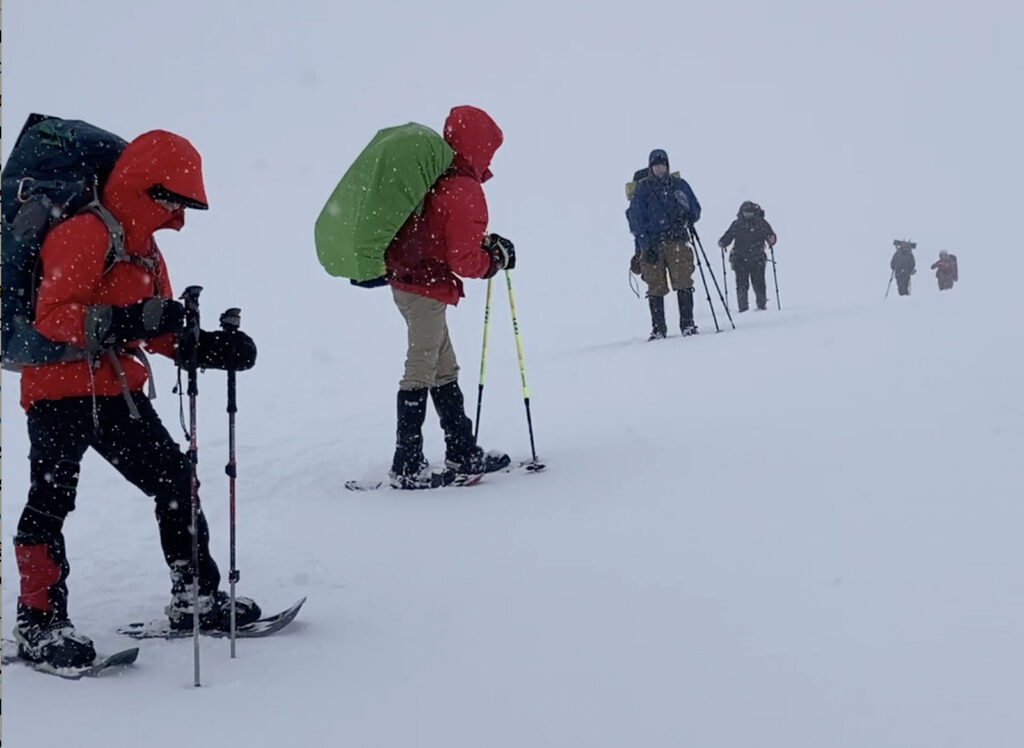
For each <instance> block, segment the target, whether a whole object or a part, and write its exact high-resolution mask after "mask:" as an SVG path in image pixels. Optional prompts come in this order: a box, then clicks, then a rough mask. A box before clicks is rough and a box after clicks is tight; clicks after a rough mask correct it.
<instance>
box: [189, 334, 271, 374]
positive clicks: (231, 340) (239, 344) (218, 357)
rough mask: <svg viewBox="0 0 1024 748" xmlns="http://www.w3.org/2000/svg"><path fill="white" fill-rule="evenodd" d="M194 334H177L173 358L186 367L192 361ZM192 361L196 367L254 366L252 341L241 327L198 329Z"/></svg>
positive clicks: (236, 368)
mask: <svg viewBox="0 0 1024 748" xmlns="http://www.w3.org/2000/svg"><path fill="white" fill-rule="evenodd" d="M195 345H196V339H195V336H194V335H191V334H189V333H188V332H185V333H184V334H182V335H180V336H178V340H177V344H176V346H175V349H174V360H175V361H176V362H177V363H178V365H179V366H185V367H187V366H188V365H189V363H190V362H191V361H192V348H193V346H195ZM198 346H199V347H198V351H197V352H196V363H197V364H198V365H199V368H200V369H225V370H228V369H230V370H232V371H246V370H247V369H251V368H252V367H253V366H255V365H256V343H255V342H253V339H252V338H250V337H249V336H248V335H246V334H245V333H244V332H242V331H241V330H216V331H213V332H210V331H207V330H200V331H199V341H198Z"/></svg>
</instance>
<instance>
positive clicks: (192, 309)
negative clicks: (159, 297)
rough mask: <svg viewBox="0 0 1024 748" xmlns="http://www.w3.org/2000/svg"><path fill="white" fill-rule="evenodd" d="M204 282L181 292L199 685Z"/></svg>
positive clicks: (195, 661)
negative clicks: (200, 400)
mask: <svg viewBox="0 0 1024 748" xmlns="http://www.w3.org/2000/svg"><path fill="white" fill-rule="evenodd" d="M202 290H203V287H202V286H189V287H188V288H186V289H185V292H184V293H183V294H182V295H181V298H182V299H183V300H184V302H185V336H186V337H189V336H191V337H192V341H191V344H190V345H189V347H188V360H187V361H185V369H186V371H187V372H188V423H189V427H188V432H189V434H188V466H189V473H190V475H189V488H190V493H191V496H192V524H191V526H190V527H189V529H190V531H191V532H192V659H193V668H194V673H195V684H194V685H195V686H196V687H199V686H200V685H201V684H200V681H199V445H198V442H197V440H196V421H197V418H196V400H197V397H198V395H199V329H200V328H199V292H200V291H202Z"/></svg>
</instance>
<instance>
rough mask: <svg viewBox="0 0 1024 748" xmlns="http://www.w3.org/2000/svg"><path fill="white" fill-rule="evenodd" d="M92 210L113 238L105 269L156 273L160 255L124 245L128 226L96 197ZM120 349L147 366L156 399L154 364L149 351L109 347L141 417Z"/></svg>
mask: <svg viewBox="0 0 1024 748" xmlns="http://www.w3.org/2000/svg"><path fill="white" fill-rule="evenodd" d="M84 210H85V211H88V212H89V213H92V214H93V215H94V216H96V217H97V218H99V219H100V220H101V221H103V225H104V226H106V228H107V235H108V236H109V237H110V244H109V247H108V248H107V264H106V266H105V268H104V272H108V271H109V270H110V269H111V268H112V267H114V265H115V264H116V263H118V262H133V263H135V264H137V265H142V266H143V267H144V268H146V270H148V271H149V272H150V273H152V272H153V271H154V270H155V269H156V257H155V256H154V257H139V256H138V255H130V254H128V252H127V251H126V250H125V248H124V228H123V227H122V226H121V223H120V222H119V221H118V220H117V218H115V217H114V214H113V213H111V212H110V211H109V210H108V209H107V208H106V206H104V205H103V204H102V203H100V201H99V199H98V198H97V199H94V200H93V201H92V202H91V203H89V205H87V206H86V207H85V209H84ZM118 350H120V351H121V352H123V353H127V354H128V355H130V356H134V357H135V358H137V359H138V360H139V362H140V363H141V364H142V365H143V366H144V367H145V368H146V373H147V375H148V376H147V382H148V385H149V387H148V392H147V393H146V396H147V397H148V398H149V399H150V400H153V399H155V398H156V386H155V385H154V383H153V367H152V366H150V363H149V358H147V356H146V354H145V352H144V351H143V350H142V349H141V348H139V347H134V348H128V347H120V348H117V347H115V348H108V349H107V350H106V352H105V353H106V354H107V356H108V357H109V359H110V365H111V366H112V367H113V368H114V372H115V373H116V375H117V380H118V384H120V386H121V394H122V395H123V396H124V399H125V402H126V403H127V404H128V411H129V413H130V414H131V417H132V418H139V417H140V415H139V410H138V408H136V407H135V402H134V401H133V400H132V395H131V392H130V391H129V389H128V379H127V377H126V376H125V373H124V369H123V368H122V367H121V362H120V361H118V359H117V353H118Z"/></svg>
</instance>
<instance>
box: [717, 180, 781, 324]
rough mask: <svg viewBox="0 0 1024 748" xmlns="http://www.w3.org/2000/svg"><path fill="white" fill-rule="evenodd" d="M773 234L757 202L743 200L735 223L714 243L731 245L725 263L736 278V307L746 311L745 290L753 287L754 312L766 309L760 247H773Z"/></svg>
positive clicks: (765, 256)
mask: <svg viewBox="0 0 1024 748" xmlns="http://www.w3.org/2000/svg"><path fill="white" fill-rule="evenodd" d="M775 242H776V237H775V231H773V230H772V227H771V225H770V224H769V223H768V221H766V220H765V218H764V210H763V209H762V208H761V206H760V205H758V204H757V203H753V202H750V201H749V200H747V201H746V202H744V203H743V204H742V205H740V209H739V211H738V212H737V213H736V220H735V221H733V222H732V225H730V226H729V229H728V230H727V231H726V232H725V233H724V234H723V235H722V238H721V239H719V240H718V246H719V247H721V248H722V249H723V250H724V249H728V247H729V245H730V244H732V251H731V252H730V253H729V263H730V264H731V265H732V271H733V274H734V275H735V276H736V307H737V309H738V311H741V312H745V311H747V290H748V289H749V287H750V286H753V287H754V300H755V302H756V303H757V308H758V309H765V308H767V306H768V291H767V288H766V286H765V280H764V269H765V265H766V264H767V262H768V256H767V255H766V254H765V251H764V247H765V244H767V245H768V246H769V247H774V246H775Z"/></svg>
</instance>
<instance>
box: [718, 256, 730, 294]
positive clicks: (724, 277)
mask: <svg viewBox="0 0 1024 748" xmlns="http://www.w3.org/2000/svg"><path fill="white" fill-rule="evenodd" d="M719 249H721V250H722V285H723V286H725V308H726V309H728V308H729V274H728V273H727V272H726V271H725V247H719Z"/></svg>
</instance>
